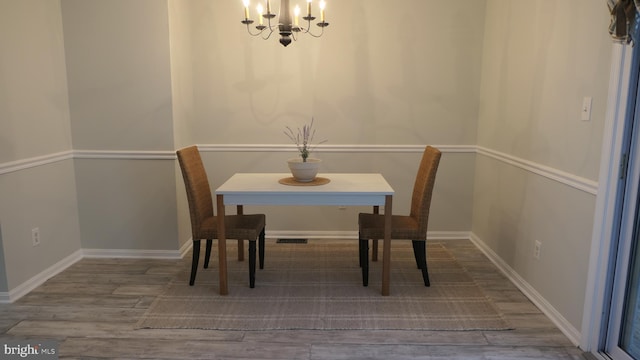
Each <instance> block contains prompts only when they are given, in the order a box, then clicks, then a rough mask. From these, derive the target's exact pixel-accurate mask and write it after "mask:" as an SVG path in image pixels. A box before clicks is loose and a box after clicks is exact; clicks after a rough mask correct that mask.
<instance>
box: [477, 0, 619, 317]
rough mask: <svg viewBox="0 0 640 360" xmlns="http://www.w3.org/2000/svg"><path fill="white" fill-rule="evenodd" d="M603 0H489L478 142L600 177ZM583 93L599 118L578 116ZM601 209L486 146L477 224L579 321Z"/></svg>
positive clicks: (607, 52)
mask: <svg viewBox="0 0 640 360" xmlns="http://www.w3.org/2000/svg"><path fill="white" fill-rule="evenodd" d="M603 6H604V4H603V2H602V1H600V0H588V1H585V0H572V1H544V0H538V1H527V2H517V1H509V0H489V1H488V3H487V17H486V24H487V25H486V32H485V38H484V44H485V48H484V54H483V65H482V86H481V91H480V94H481V95H480V111H479V116H478V145H479V146H482V147H485V148H488V149H492V150H496V151H499V152H501V153H504V154H507V155H509V156H514V157H517V158H519V159H522V160H524V161H530V162H533V163H536V164H539V165H541V166H547V167H549V168H552V169H555V170H557V171H562V172H564V173H566V174H568V176H574V177H576V178H581V179H587V180H597V178H598V170H599V163H600V147H601V143H602V129H603V124H604V118H605V106H606V99H607V90H608V89H607V85H608V79H609V68H610V56H611V48H612V46H611V40H610V39H609V36H608V33H607V31H606V29H607V25H608V21H609V18H608V16H607V12H606V11H603ZM584 96H591V97H593V110H592V119H591V121H581V118H580V110H581V105H582V98H583V97H584ZM594 211H595V195H593V194H591V193H588V192H585V191H582V190H578V189H576V188H573V187H570V186H567V185H564V184H562V183H559V182H556V181H550V180H548V179H546V178H543V177H541V176H539V175H537V174H533V173H532V172H529V171H526V170H523V169H521V168H517V167H514V166H512V165H508V164H505V163H503V162H499V161H496V160H495V159H492V158H489V157H485V156H483V155H479V156H478V162H477V165H476V179H475V196H474V201H473V226H472V231H473V233H474V234H475V235H477V236H478V237H479V238H480V239H481V240H482V241H484V242H485V243H486V244H487V245H488V246H489V247H490V248H491V249H492V250H493V251H494V252H495V253H497V255H498V256H499V257H500V258H501V259H502V260H504V261H505V262H506V263H507V264H508V265H509V266H510V267H511V268H513V269H514V270H515V271H516V272H517V274H518V275H519V276H521V277H522V278H523V279H524V280H525V281H526V282H528V283H529V284H530V285H531V286H532V287H533V288H535V290H536V291H537V292H539V293H540V294H541V295H542V296H543V297H544V298H545V299H546V300H547V301H548V302H549V303H550V304H551V305H552V306H553V307H554V308H555V309H556V310H557V311H558V312H559V313H560V314H561V315H562V316H563V317H564V318H566V320H567V321H568V322H569V323H570V324H571V325H573V327H575V329H580V328H581V322H582V309H583V303H584V291H585V286H586V280H587V279H586V277H587V265H588V259H589V250H588V249H589V247H590V243H591V229H592V226H593V214H594ZM536 240H538V241H541V242H542V248H541V249H542V251H541V256H540V259H539V260H535V259H534V258H533V249H534V242H535V241H536Z"/></svg>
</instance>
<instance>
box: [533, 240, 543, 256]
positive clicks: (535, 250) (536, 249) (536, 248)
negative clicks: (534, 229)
mask: <svg viewBox="0 0 640 360" xmlns="http://www.w3.org/2000/svg"><path fill="white" fill-rule="evenodd" d="M541 248H542V243H541V242H540V241H539V240H536V243H535V245H534V246H533V258H534V259H536V260H540V251H541Z"/></svg>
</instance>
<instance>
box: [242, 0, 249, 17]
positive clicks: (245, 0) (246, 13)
mask: <svg viewBox="0 0 640 360" xmlns="http://www.w3.org/2000/svg"><path fill="white" fill-rule="evenodd" d="M242 2H243V3H244V19H245V20H249V0H243V1H242Z"/></svg>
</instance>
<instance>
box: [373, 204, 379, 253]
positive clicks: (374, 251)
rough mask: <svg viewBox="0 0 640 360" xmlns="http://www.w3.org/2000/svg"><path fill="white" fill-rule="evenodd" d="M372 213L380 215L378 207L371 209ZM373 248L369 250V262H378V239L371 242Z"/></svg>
mask: <svg viewBox="0 0 640 360" xmlns="http://www.w3.org/2000/svg"><path fill="white" fill-rule="evenodd" d="M373 213H374V214H376V215H377V214H379V213H380V206H378V205H376V206H374V207H373ZM371 243H372V244H373V247H372V248H371V261H378V239H373V240H371Z"/></svg>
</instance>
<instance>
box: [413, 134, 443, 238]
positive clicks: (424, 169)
mask: <svg viewBox="0 0 640 360" xmlns="http://www.w3.org/2000/svg"><path fill="white" fill-rule="evenodd" d="M441 155H442V153H441V152H440V150H438V149H436V148H434V147H431V146H427V147H426V148H425V150H424V153H423V154H422V160H421V161H420V168H418V174H417V175H416V182H415V184H414V185H413V195H412V196H411V212H410V214H409V216H411V217H412V218H414V219H415V220H416V221H417V222H418V229H419V231H420V233H421V234H422V233H424V234H426V233H427V224H428V222H429V208H430V206H431V194H432V193H433V186H434V184H435V182H436V172H437V170H438V165H439V164H440V156H441ZM425 236H426V235H425Z"/></svg>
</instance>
